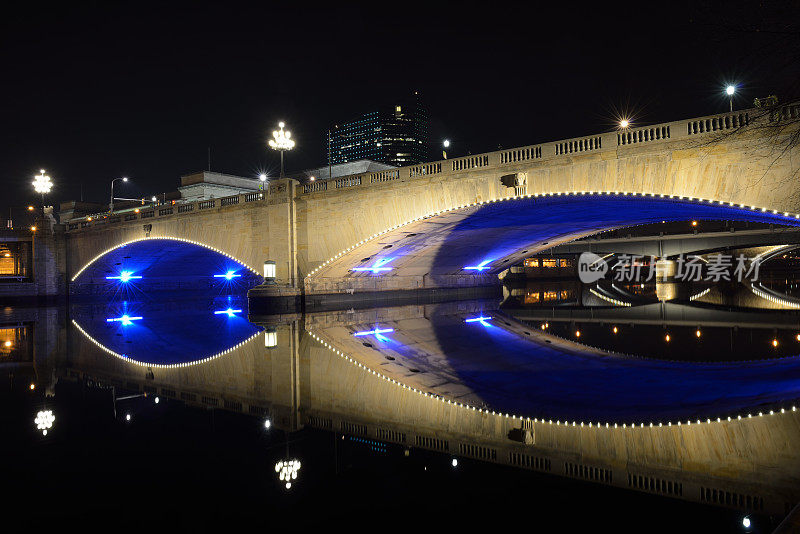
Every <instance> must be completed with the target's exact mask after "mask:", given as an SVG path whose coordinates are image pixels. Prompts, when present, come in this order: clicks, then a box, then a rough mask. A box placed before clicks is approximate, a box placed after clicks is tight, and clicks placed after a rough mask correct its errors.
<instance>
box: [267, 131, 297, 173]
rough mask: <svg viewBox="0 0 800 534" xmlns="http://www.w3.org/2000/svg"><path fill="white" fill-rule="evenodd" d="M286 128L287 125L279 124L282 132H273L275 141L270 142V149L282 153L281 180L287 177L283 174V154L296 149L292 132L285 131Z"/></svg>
mask: <svg viewBox="0 0 800 534" xmlns="http://www.w3.org/2000/svg"><path fill="white" fill-rule="evenodd" d="M284 126H286V124H284V123H283V122H279V123H278V128H280V130H275V131H274V132H272V137H273V139H270V140H269V146H270V148H272V149H273V150H277V151H278V152H280V153H281V178H284V177H285V175H284V173H283V153H284V152H285V151H287V150H291V149H293V148H294V141H293V140H292V139H291V137H292V132H290V131H289V130H284V129H283V128H284Z"/></svg>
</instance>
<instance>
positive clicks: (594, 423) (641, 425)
mask: <svg viewBox="0 0 800 534" xmlns="http://www.w3.org/2000/svg"><path fill="white" fill-rule="evenodd" d="M308 333H309V335H310V336H311V337H312V338H313V339H314V340H316V341H317V342H319V343H320V344H322V345H323V346H324V347H325V348H327V349H328V350H330V351H332V352H333V353H334V354H336V355H337V356H339V357H341V358H343V359H344V360H346V361H348V362H350V363H351V364H353V365H355V366H356V367H358V368H360V369H362V370H364V371H366V372H367V373H369V374H372V375H373V376H375V377H377V378H379V379H381V380H384V381H386V382H389V383H390V384H394V385H395V386H398V387H400V388H402V389H405V390H408V391H411V392H413V393H416V394H419V395H422V396H423V397H426V398H430V399H432V400H437V401H440V402H442V403H444V404H450V405H453V406H456V407H458V408H463V409H465V410H471V411H473V412H478V413H483V414H486V415H491V416H494V417H498V418H501V419H503V418H504V419H511V420H517V419H519V420H520V421H527V422H529V423H530V422H531V421H532V422H534V423H539V424H547V425H555V426H567V427H569V426H571V427H581V428H583V427H589V428H598V429H599V428H631V429H633V428H654V427H659V428H661V427H672V426H678V427H680V426H684V425H685V426H691V425H701V424H711V423H723V422H733V421H741V420H743V419H752V418H753V417H765V416H772V415H777V414H784V413H787V412H796V411H797V406H796V405H792V407H791V408H780V410H777V409H775V410H769V412H764V411H760V412H758V413H757V414H753V413H752V412H750V413H748V414H747V415H742V414H740V415H736V416H728V417H725V418H723V417H717V418H715V419H712V418H706V419H705V420H702V419H697V420H695V421H692V420H690V419H687V420H686V421H685V422H684V421H682V420H678V421H666V422H663V421H659V422H658V423H655V422H649V423H616V422H614V423H612V422H602V421H589V422H585V421H567V420H564V421H561V420H559V419H557V420H556V421H553V420H552V419H544V418H538V417H534V418H533V419H531V418H530V417H523V416H522V415H516V414H509V413H505V414H503V413H500V412H496V411H494V410H489V409H484V408H478V407H476V406H471V405H469V404H464V403H461V402H457V401H452V400H450V399H447V398H445V397H442V396H440V395H434V394H432V393H428V392H427V391H423V390H421V389H417V388H415V387H412V386H409V385H407V384H403V383H402V382H399V381H397V380H395V379H394V378H390V377H388V376H386V375H384V374H382V373H379V372H377V371H375V370H374V369H370V368H369V367H368V366H366V365H364V364H362V363H361V362H359V361H358V360H356V359H354V358H351V357H350V356H347V355H346V354H345V353H344V352H342V351H341V350H339V349H337V348H336V347H334V346H332V345H331V344H330V343H328V342H327V341H324V340H323V339H321V338H320V337H319V336H317V335H316V334H315V333H314V332H312V331H310V330H308Z"/></svg>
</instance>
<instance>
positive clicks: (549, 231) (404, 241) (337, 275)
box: [306, 194, 800, 293]
mask: <svg viewBox="0 0 800 534" xmlns="http://www.w3.org/2000/svg"><path fill="white" fill-rule="evenodd" d="M685 220H730V221H750V222H762V223H775V224H783V225H792V226H800V221H798V220H797V219H796V218H795V217H794V216H789V215H784V214H781V213H770V212H765V211H761V210H754V209H749V208H741V207H736V206H732V205H726V204H722V203H717V202H710V201H690V200H685V199H684V200H681V199H674V198H668V197H665V198H662V197H660V196H644V195H641V196H636V195H619V194H574V195H573V194H569V195H548V196H530V195H529V196H524V197H515V198H510V199H506V200H501V201H497V202H486V203H478V204H474V205H471V206H464V207H460V208H456V209H453V210H449V211H443V212H440V213H435V214H431V215H430V216H428V217H424V218H420V219H418V220H416V221H412V222H409V223H408V224H405V225H400V226H398V227H395V228H392V229H388V230H387V231H386V232H384V233H382V234H380V235H375V236H373V237H372V238H371V239H368V240H366V241H364V242H362V243H358V244H355V245H353V246H352V247H350V249H348V250H346V251H342V252H341V253H340V254H339V255H337V256H336V257H334V258H331V259H330V260H328V261H327V262H325V263H323V264H322V265H321V266H320V267H318V268H317V269H315V270H313V271H312V272H311V273H310V274H309V276H308V277H307V278H306V291H307V292H308V293H335V292H342V291H348V292H350V291H374V290H400V289H421V288H445V287H461V286H477V285H489V284H495V283H497V274H498V273H500V272H501V271H503V270H505V269H506V268H508V267H509V266H511V265H513V264H515V263H517V262H519V261H521V260H522V259H523V258H525V257H527V256H529V255H531V254H534V253H536V252H540V251H543V250H545V249H548V248H550V247H552V246H554V245H563V244H566V243H569V242H570V241H573V240H575V239H579V238H582V237H586V236H588V235H591V234H595V233H597V232H601V231H604V230H610V229H616V228H622V227H629V226H635V225H641V224H652V223H657V222H661V221H667V222H669V221H685Z"/></svg>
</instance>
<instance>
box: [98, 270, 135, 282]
mask: <svg viewBox="0 0 800 534" xmlns="http://www.w3.org/2000/svg"><path fill="white" fill-rule="evenodd" d="M138 278H141V276H134V274H133V271H122V272H121V273H119V276H106V280H119V281H120V282H127V281H128V280H134V279H138Z"/></svg>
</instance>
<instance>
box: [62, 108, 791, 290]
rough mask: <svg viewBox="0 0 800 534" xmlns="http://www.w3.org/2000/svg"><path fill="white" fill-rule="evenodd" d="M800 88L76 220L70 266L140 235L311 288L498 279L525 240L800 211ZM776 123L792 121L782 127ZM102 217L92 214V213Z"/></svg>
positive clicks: (787, 219) (776, 218)
mask: <svg viewBox="0 0 800 534" xmlns="http://www.w3.org/2000/svg"><path fill="white" fill-rule="evenodd" d="M798 118H800V104H796V105H790V106H786V107H783V108H780V109H778V110H775V109H773V110H771V111H769V112H765V111H764V110H746V111H740V112H735V113H726V114H722V115H715V116H709V117H702V118H696V119H688V120H681V121H675V122H670V123H665V124H659V125H654V126H647V127H641V128H633V129H630V130H626V131H621V132H610V133H603V134H597V135H591V136H586V137H580V138H575V139H568V140H563V141H556V142H549V143H542V144H537V145H530V146H524V147H519V148H513V149H507V150H499V151H496V152H491V153H486V154H478V155H473V156H467V157H463V158H457V159H449V160H443V161H437V162H431V163H425V164H420V165H415V166H410V167H402V168H397V169H391V170H386V171H382V172H376V173H367V174H362V175H354V176H347V177H343V178H334V179H330V180H324V181H317V182H310V183H306V184H300V183H299V182H297V181H295V180H292V179H282V180H274V181H272V182H271V183H270V185H269V188H268V190H266V191H264V192H258V193H249V194H243V195H236V196H231V197H226V198H218V199H211V200H204V201H199V202H193V203H185V204H181V203H178V204H175V205H172V204H166V205H159V206H152V207H147V208H141V209H140V210H137V211H133V210H129V211H123V212H117V213H115V214H113V216H101V217H99V218H98V217H94V218H88V217H84V218H78V219H73V220H71V221H69V222H68V223H67V273H68V279H70V280H71V281H73V282H74V281H76V280H78V278H79V274H80V273H81V272H82V271H83V269H84V268H85V267H86V266H87V265H88V264H90V263H91V262H92V261H94V260H95V259H97V258H98V257H100V256H102V255H103V254H104V253H106V252H107V251H109V250H111V249H115V248H117V247H119V246H121V245H123V244H126V243H129V242H131V241H134V240H141V239H148V238H172V239H179V240H184V241H192V242H195V243H197V244H200V245H203V246H205V247H209V248H211V249H214V250H217V251H219V252H221V253H223V254H225V255H228V256H230V257H231V258H234V259H236V260H238V261H239V262H241V263H242V264H244V265H246V266H248V267H250V268H251V269H253V270H255V271H259V272H260V271H261V266H262V265H263V262H264V261H265V260H273V261H275V262H276V269H277V273H276V282H277V284H278V287H282V288H286V289H287V290H289V291H296V292H297V293H300V292H304V293H306V294H315V293H317V294H326V293H340V292H354V291H375V290H379V291H380V290H407V289H420V288H441V287H461V286H475V285H486V284H494V283H496V280H497V277H496V274H497V273H499V272H501V271H502V270H504V269H505V268H506V267H507V266H509V265H511V264H513V263H514V262H516V261H519V260H520V259H522V258H523V257H524V256H526V255H530V254H532V253H534V252H536V251H539V250H544V249H546V248H549V247H552V246H554V245H558V244H564V243H568V242H570V241H573V240H575V239H579V238H582V237H585V236H587V235H590V234H593V233H596V232H598V231H602V230H606V229H611V228H619V227H624V226H631V225H636V224H643V223H650V222H657V221H662V220H687V219H726V220H747V221H756V222H768V223H778V224H787V225H792V226H798V225H800V215H799V213H800V181H798V176H797V172H798V165H799V163H798V162H800V148H798V147H792V148H789V149H787V150H784V149H785V148H786V147H785V141H786V140H787V139H788V136H789V135H790V134H791V132H792V131H793V129H794V128H795V123H796V122H797V119H798ZM781 124H785V126H784V127H781ZM92 219H93V220H92Z"/></svg>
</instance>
